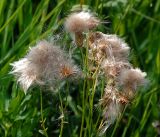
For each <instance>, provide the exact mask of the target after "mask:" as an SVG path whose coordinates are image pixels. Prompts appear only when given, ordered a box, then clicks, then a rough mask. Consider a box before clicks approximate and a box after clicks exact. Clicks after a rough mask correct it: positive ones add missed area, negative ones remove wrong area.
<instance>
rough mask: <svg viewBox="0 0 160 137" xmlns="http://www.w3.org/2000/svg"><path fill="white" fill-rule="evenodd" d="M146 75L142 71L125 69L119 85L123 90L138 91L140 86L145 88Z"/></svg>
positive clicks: (121, 74)
mask: <svg viewBox="0 0 160 137" xmlns="http://www.w3.org/2000/svg"><path fill="white" fill-rule="evenodd" d="M146 75H147V74H146V73H145V72H142V71H141V70H140V69H138V68H136V69H123V70H122V71H121V72H120V76H119V78H118V79H119V84H120V85H122V86H123V88H126V89H129V90H131V91H135V90H137V88H138V87H139V86H143V85H144V84H145V82H146V80H145V77H146Z"/></svg>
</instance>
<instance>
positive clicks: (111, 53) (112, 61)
mask: <svg viewBox="0 0 160 137" xmlns="http://www.w3.org/2000/svg"><path fill="white" fill-rule="evenodd" d="M82 14H84V12H80V13H72V14H71V15H69V16H68V17H67V18H66V23H65V27H66V29H67V30H68V31H69V32H70V33H71V35H72V34H73V33H74V35H75V37H74V38H73V40H74V41H75V43H76V44H77V46H80V45H81V46H82V44H83V42H84V41H87V43H88V45H87V47H86V48H88V53H87V55H88V59H89V61H90V64H89V66H91V67H90V70H91V71H92V70H93V71H94V70H95V69H94V68H98V66H100V71H99V72H100V74H101V75H104V76H105V78H106V82H105V83H106V88H105V90H104V95H103V97H102V98H101V99H100V102H99V104H100V106H101V108H102V110H103V113H102V116H103V118H102V124H101V125H100V127H99V130H100V134H103V133H104V132H105V131H106V130H107V128H108V127H109V126H110V125H111V124H113V123H114V122H115V120H116V119H117V118H118V117H119V115H120V114H121V112H122V110H123V109H124V107H125V106H126V105H127V104H128V103H129V102H131V101H132V100H133V98H134V96H135V95H136V91H137V90H138V87H140V86H143V85H144V84H145V83H146V80H145V77H146V73H145V72H142V71H141V70H140V69H139V68H135V69H134V68H133V66H132V65H131V64H130V63H129V60H128V56H129V54H130V47H129V46H128V45H127V43H125V42H124V40H123V39H122V38H120V37H118V36H117V35H115V34H104V33H102V32H94V31H93V28H95V27H97V26H98V25H99V24H100V22H101V21H99V20H98V19H97V18H96V17H93V16H89V15H90V13H85V15H87V16H85V15H84V16H82ZM80 15H81V16H80ZM86 17H87V18H86ZM90 24H91V26H90ZM86 30H87V32H86ZM91 30H92V31H91ZM77 32H78V33H80V35H79V34H77ZM83 33H85V34H86V36H85V37H84V36H83V37H82V34H83ZM79 40H80V42H79ZM77 41H78V42H77ZM85 46H86V45H85V44H83V47H85ZM97 75H98V74H97Z"/></svg>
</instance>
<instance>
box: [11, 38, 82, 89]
mask: <svg viewBox="0 0 160 137" xmlns="http://www.w3.org/2000/svg"><path fill="white" fill-rule="evenodd" d="M11 65H12V66H13V70H12V72H11V73H13V74H14V75H15V76H16V77H17V79H18V82H19V83H20V85H21V86H22V88H23V89H24V90H25V91H27V90H28V88H29V87H30V86H31V85H33V84H38V85H44V84H46V85H49V86H54V85H55V84H56V83H57V82H58V81H61V80H63V79H65V78H74V77H77V76H80V74H81V73H80V72H81V71H80V69H79V68H78V67H77V66H76V65H74V63H73V60H72V59H70V58H69V57H68V56H67V55H66V54H65V53H64V51H63V50H61V49H60V48H59V47H57V46H54V45H52V44H51V43H49V42H47V41H40V42H39V43H38V44H37V45H36V46H35V47H33V48H31V49H30V51H29V53H28V54H27V55H26V57H25V58H23V59H21V60H19V61H16V62H14V63H12V64H11Z"/></svg>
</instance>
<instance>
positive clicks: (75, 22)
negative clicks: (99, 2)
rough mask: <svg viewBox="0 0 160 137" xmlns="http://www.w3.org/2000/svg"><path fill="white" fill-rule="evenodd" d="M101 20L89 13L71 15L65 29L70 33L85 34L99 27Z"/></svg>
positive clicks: (82, 12)
mask: <svg viewBox="0 0 160 137" xmlns="http://www.w3.org/2000/svg"><path fill="white" fill-rule="evenodd" d="M98 24H99V20H98V19H97V18H96V17H94V16H93V15H92V14H91V13H89V12H84V11H81V12H79V13H72V14H70V15H69V16H68V17H67V18H66V20H65V24H64V26H65V28H66V30H67V31H68V32H70V33H77V32H84V31H88V30H90V29H93V28H95V27H96V26H98Z"/></svg>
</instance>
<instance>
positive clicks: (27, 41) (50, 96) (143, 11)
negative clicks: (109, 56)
mask: <svg viewBox="0 0 160 137" xmlns="http://www.w3.org/2000/svg"><path fill="white" fill-rule="evenodd" d="M77 4H85V5H88V7H89V8H90V9H91V10H92V11H93V12H96V13H97V15H98V17H99V18H100V19H101V20H102V21H104V22H108V23H106V24H105V23H104V24H102V25H100V26H99V27H98V29H97V30H100V31H102V32H104V33H109V34H117V35H119V36H121V37H123V38H124V39H125V41H126V42H127V43H128V44H129V46H130V47H131V49H132V50H131V56H130V61H131V63H132V64H133V66H135V67H140V68H141V69H142V70H143V71H146V72H147V75H148V76H147V78H148V80H149V82H148V85H146V88H144V89H141V90H140V91H139V92H138V94H137V96H136V98H135V99H134V101H133V102H132V103H131V104H130V105H128V106H127V107H126V108H125V111H123V113H122V115H121V117H120V118H119V119H118V120H117V121H116V122H115V123H114V124H113V125H111V127H109V129H108V130H107V131H106V133H105V134H103V135H102V136H104V137H105V136H107V137H115V136H118V137H120V136H122V137H142V136H145V137H156V136H158V132H157V130H158V129H156V128H155V127H153V122H155V121H157V120H159V119H160V111H159V110H160V92H159V90H160V86H159V85H160V42H159V40H160V1H158V0H157V1H156V0H150V1H149V0H145V1H139V0H130V1H127V0H115V1H111V0H107V1H105V0H54V1H51V0H41V1H39V2H38V1H33V0H10V1H6V0H1V1H0V41H1V42H0V136H5V137H10V136H12V137H30V136H31V137H33V136H34V137H39V136H46V137H47V136H48V137H53V136H59V137H94V136H98V131H99V130H98V129H99V126H100V124H101V118H102V114H101V110H100V108H99V107H97V104H98V102H99V98H101V97H102V95H103V91H104V83H105V82H104V79H103V78H101V79H100V80H99V81H100V82H98V77H97V75H96V73H98V71H99V69H98V68H97V71H96V72H95V74H91V72H90V71H89V70H88V58H87V49H84V48H81V49H75V50H74V53H73V55H72V56H73V58H74V59H75V60H76V61H77V62H76V63H77V64H78V65H79V66H80V67H81V68H82V70H83V71H84V72H86V74H87V75H91V76H92V79H91V80H89V81H88V80H87V79H84V80H82V79H80V80H79V81H76V82H75V83H76V84H75V83H69V82H64V83H60V88H59V89H57V91H58V92H56V91H55V92H50V91H47V90H46V89H43V88H38V87H34V88H32V89H30V90H29V91H28V93H27V94H26V95H25V94H24V92H23V90H22V89H21V88H20V87H19V85H18V84H17V82H16V80H15V78H14V77H13V76H12V75H11V74H9V72H10V71H11V66H10V63H12V62H14V61H16V60H19V59H20V58H21V57H23V56H24V55H25V54H26V53H27V51H28V49H29V46H34V45H35V43H36V42H37V41H39V40H41V39H44V38H45V39H50V40H51V39H54V40H55V39H57V40H56V41H57V42H58V43H59V44H60V45H62V48H64V49H66V50H68V51H70V49H73V47H72V46H73V44H72V41H71V38H70V36H68V34H67V33H66V32H65V30H64V27H63V23H64V17H66V16H67V15H68V14H69V13H70V10H71V9H72V7H73V6H75V5H77ZM73 9H74V8H73ZM86 44H87V43H86ZM82 64H84V65H82ZM97 85H98V86H97ZM159 122H160V121H159Z"/></svg>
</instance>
